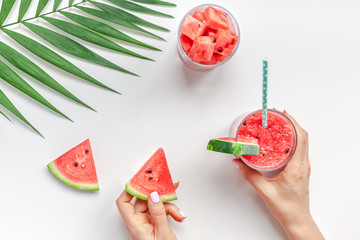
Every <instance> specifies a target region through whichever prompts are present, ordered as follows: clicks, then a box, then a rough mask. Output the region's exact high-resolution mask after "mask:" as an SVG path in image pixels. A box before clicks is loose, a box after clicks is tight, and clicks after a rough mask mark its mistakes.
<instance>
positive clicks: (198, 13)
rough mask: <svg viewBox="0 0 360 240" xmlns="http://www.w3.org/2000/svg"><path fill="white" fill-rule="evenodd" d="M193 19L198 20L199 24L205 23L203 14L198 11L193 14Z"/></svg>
mask: <svg viewBox="0 0 360 240" xmlns="http://www.w3.org/2000/svg"><path fill="white" fill-rule="evenodd" d="M192 16H193V18H196V19H197V20H199V21H200V22H204V21H205V17H204V13H203V12H201V11H200V10H196V11H195V12H194V13H193V15H192Z"/></svg>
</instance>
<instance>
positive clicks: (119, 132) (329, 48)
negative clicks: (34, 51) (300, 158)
mask: <svg viewBox="0 0 360 240" xmlns="http://www.w3.org/2000/svg"><path fill="white" fill-rule="evenodd" d="M64 2H65V1H64ZM176 3H178V7H176V8H162V7H157V9H160V10H164V11H166V12H168V13H170V14H173V15H174V16H175V17H176V18H175V19H170V20H168V19H163V18H158V17H149V19H151V20H152V21H153V22H155V23H156V22H157V23H160V24H162V25H163V26H165V27H168V28H170V29H171V32H170V33H163V32H158V31H155V30H154V31H153V32H156V33H159V34H160V35H161V36H163V37H164V38H165V39H166V40H167V43H165V42H161V41H157V40H154V39H150V38H147V37H144V36H143V35H139V34H136V33H132V36H136V37H138V38H139V39H143V40H144V41H147V42H148V43H152V44H154V45H155V46H158V47H160V48H161V49H162V50H163V52H162V53H153V52H152V51H149V50H145V49H141V48H137V47H132V46H131V47H130V48H131V49H133V50H136V51H138V52H139V53H143V54H145V55H146V56H151V57H153V58H154V59H155V60H156V62H155V63H152V62H146V61H142V60H137V59H133V58H130V57H124V56H121V55H120V54H117V53H114V52H112V51H108V50H104V49H102V48H100V47H97V46H94V45H92V44H86V45H87V46H89V47H90V48H91V49H93V50H95V51H96V52H98V53H100V54H101V55H102V56H105V57H107V58H108V59H110V60H112V61H114V62H115V63H117V64H119V65H120V66H122V67H125V68H128V69H129V70H133V71H135V72H136V73H138V74H140V75H141V78H136V77H131V76H128V75H125V74H122V73H120V72H116V71H113V70H111V69H107V68H103V67H100V66H96V65H94V64H91V63H86V62H83V61H81V60H79V59H75V58H71V57H69V59H71V61H72V62H74V63H76V64H77V65H79V66H81V68H82V69H84V70H85V71H86V72H87V73H89V74H90V75H91V76H94V77H95V78H97V79H99V80H101V81H102V82H104V83H106V84H108V85H109V86H111V87H113V88H115V89H116V90H118V91H120V92H121V93H123V95H122V96H120V95H116V94H113V93H110V92H108V91H106V90H102V89H100V88H98V87H94V86H92V85H90V84H87V83H85V82H84V81H81V80H80V79H77V78H74V77H73V76H72V75H70V74H67V73H64V72H62V71H60V70H58V69H56V68H54V67H52V66H50V65H49V64H46V63H45V64H44V62H43V61H42V60H39V59H38V58H35V57H33V56H32V55H31V54H28V52H27V51H24V50H23V49H22V48H21V47H19V45H17V44H14V43H13V42H11V41H9V38H8V37H6V36H5V35H4V34H3V33H0V35H1V40H2V41H5V42H8V43H11V45H12V46H16V48H17V49H22V51H23V52H25V53H26V54H27V56H30V57H31V59H33V60H34V61H36V62H38V63H41V64H42V65H41V66H45V67H44V68H45V69H46V70H47V71H48V72H49V73H51V75H52V76H54V77H55V78H56V79H57V80H59V81H60V82H61V83H62V84H64V85H65V86H66V87H68V88H69V89H70V90H71V91H72V92H74V93H75V94H76V95H77V96H78V97H79V98H81V99H82V100H84V101H85V102H86V103H88V104H89V105H91V106H92V107H94V108H95V109H97V110H98V112H97V113H95V112H92V111H90V110H87V109H85V108H83V107H81V106H79V105H77V104H74V103H72V102H71V101H68V100H66V99H64V98H62V97H60V96H59V95H57V94H54V92H53V91H49V90H47V89H45V87H43V86H41V85H40V84H38V83H37V82H36V81H35V80H33V79H30V78H29V77H27V79H30V82H31V84H32V85H33V86H34V87H35V88H36V89H38V90H39V91H41V93H42V94H43V95H44V96H45V97H47V98H48V99H49V100H50V101H51V102H52V103H54V104H55V105H56V106H58V107H59V108H60V110H63V111H64V113H66V114H67V115H68V116H70V117H71V118H72V119H73V120H74V121H75V123H71V122H69V121H67V120H64V119H63V118H61V117H59V116H58V115H55V114H53V113H51V112H50V111H47V110H46V109H44V108H43V107H42V106H40V105H39V104H36V103H34V102H33V101H31V100H29V98H27V97H24V96H23V95H22V94H20V93H19V92H18V91H17V90H15V89H13V88H11V87H9V86H8V85H7V84H6V83H4V82H2V81H1V82H0V88H2V89H3V90H4V91H5V92H6V93H7V94H8V96H9V97H10V98H11V99H12V100H13V101H14V103H15V104H16V105H17V106H18V107H19V109H20V110H21V111H22V112H23V113H24V115H25V116H26V117H27V118H28V119H29V120H30V121H31V122H32V123H33V124H34V125H35V126H36V127H38V129H39V130H40V131H41V132H42V133H43V134H44V136H45V137H46V138H45V139H42V138H40V137H39V136H38V135H36V134H34V133H33V132H32V131H31V130H30V129H29V128H27V127H25V126H24V125H23V124H21V123H20V122H19V121H18V120H16V118H14V117H11V118H12V120H13V121H14V123H15V124H14V125H13V124H11V123H9V122H8V121H7V120H6V119H5V118H0V128H1V131H0V132H1V135H0V146H1V151H0V160H1V167H0V182H1V185H2V186H1V195H0V239H38V240H40V239H53V240H58V239H68V240H73V239H87V240H93V239H94V240H95V239H108V240H115V239H127V235H126V232H125V228H124V226H123V223H122V220H121V218H120V216H119V214H118V212H117V209H116V206H115V199H116V197H117V196H118V195H119V193H120V192H121V191H122V190H123V187H124V184H125V183H126V181H127V180H128V179H129V178H130V177H131V176H132V175H133V174H134V173H135V172H136V171H137V170H138V168H139V167H140V166H141V165H142V164H143V163H144V161H145V160H147V159H148V157H149V156H150V155H151V154H152V153H153V152H154V151H155V150H156V149H157V148H158V147H160V146H162V147H164V149H165V151H166V154H167V157H168V161H169V165H170V168H171V172H172V176H173V178H174V180H180V188H179V189H178V191H177V193H178V197H179V200H178V201H176V204H177V205H178V206H179V207H180V208H181V209H182V210H183V211H184V212H185V213H186V214H187V215H188V218H187V219H186V221H185V222H184V223H182V224H177V223H175V222H173V221H172V226H173V228H174V231H175V232H176V234H177V236H178V238H179V239H185V240H188V239H286V236H285V234H284V232H283V230H282V229H281V227H280V226H279V224H278V223H277V222H276V221H275V220H274V218H272V217H271V216H270V214H269V213H268V212H267V210H266V208H265V206H264V204H263V202H262V201H261V199H260V198H259V197H258V196H257V194H256V193H255V192H254V190H253V189H252V188H251V187H250V186H249V185H248V184H247V183H246V182H245V181H244V180H243V179H242V178H241V176H240V175H239V173H238V172H237V171H236V169H235V167H233V166H232V164H231V161H230V160H231V156H226V155H222V154H220V153H214V152H210V151H206V150H205V149H206V145H207V142H208V140H209V139H210V138H215V137H221V136H224V135H226V134H227V131H228V128H229V127H230V124H231V122H232V121H233V120H234V119H235V117H237V116H238V115H239V114H241V113H243V112H245V111H249V110H254V109H256V108H259V107H260V106H261V90H260V86H261V61H262V58H263V57H265V56H267V57H269V59H270V63H269V75H270V76H269V81H270V83H269V106H274V107H276V108H278V109H283V108H286V110H287V111H288V112H289V113H290V114H292V115H293V116H294V117H295V118H296V119H297V120H298V122H299V123H300V124H301V125H302V126H303V127H304V128H305V129H306V130H307V131H308V132H309V134H310V161H311V166H312V176H311V189H310V194H311V197H310V198H311V211H312V214H313V217H314V218H315V220H316V222H317V223H318V225H319V227H320V229H321V230H322V232H323V233H324V235H325V236H326V238H327V239H356V238H358V237H359V235H360V229H359V227H358V219H359V216H360V207H359V202H360V197H359V189H360V183H359V178H358V176H357V174H358V172H359V171H358V169H359V168H360V161H359V156H358V149H359V144H360V141H359V137H358V136H359V135H360V128H359V119H360V113H359V104H360V101H359V91H360V78H359V65H360V62H359V55H360V47H359V46H360V45H359V43H360V31H359V22H360V15H359V12H358V9H359V8H360V3H359V2H358V1H356V0H354V1H349V0H348V1H341V3H340V1H308V0H306V1H281V0H273V1H260V0H256V1H253V0H251V1H230V0H221V1H220V0H218V1H215V0H214V1H213V3H217V4H220V5H222V6H224V7H225V8H228V9H229V10H230V11H231V12H232V13H233V14H234V15H235V17H236V18H237V19H238V21H239V24H240V30H241V43H240V47H239V49H238V52H237V54H236V55H235V57H234V58H233V59H232V60H231V61H229V62H228V63H226V64H225V65H224V66H221V67H220V68H218V69H215V70H212V71H210V72H204V73H199V72H194V71H192V70H189V69H188V68H186V67H184V66H183V65H182V63H181V62H180V60H179V58H178V56H177V52H176V32H177V27H178V26H177V25H178V23H179V21H180V20H181V17H182V15H183V14H184V13H185V12H186V11H188V10H189V9H190V8H192V7H193V6H195V5H198V4H202V3H205V1H200V0H193V1H181V2H180V1H176ZM17 4H18V1H17ZM63 4H64V3H63ZM49 5H50V4H49ZM34 9H36V4H35V3H33V5H32V10H34ZM12 15H14V16H13V19H15V18H16V16H17V15H16V14H15V13H12ZM46 26H49V25H48V24H47V25H46ZM21 31H23V30H21ZM24 31H25V30H24ZM26 32H27V33H29V31H26ZM29 36H30V35H29ZM31 36H34V35H33V34H31ZM35 38H36V39H39V38H37V37H35ZM79 42H82V41H79ZM21 75H22V76H25V74H21ZM0 109H1V110H3V108H0ZM86 138H90V140H91V143H92V147H93V152H94V155H95V160H96V166H97V172H98V177H99V182H100V188H101V190H100V192H97V193H88V192H81V191H77V190H74V189H71V188H70V187H67V186H65V185H63V184H62V183H60V182H59V181H58V180H57V179H56V178H54V177H53V176H52V175H51V173H49V171H48V170H47V168H46V164H47V163H48V162H50V161H52V160H53V159H55V158H57V157H58V156H60V155H61V154H62V153H64V152H65V151H67V150H68V149H70V148H71V147H73V146H75V145H76V144H78V143H80V142H81V141H82V140H84V139H86Z"/></svg>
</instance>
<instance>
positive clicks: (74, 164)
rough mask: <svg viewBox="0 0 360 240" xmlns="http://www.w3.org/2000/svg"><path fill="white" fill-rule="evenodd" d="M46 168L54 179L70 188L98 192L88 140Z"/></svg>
mask: <svg viewBox="0 0 360 240" xmlns="http://www.w3.org/2000/svg"><path fill="white" fill-rule="evenodd" d="M47 167H48V168H49V170H50V172H51V173H52V174H54V176H55V177H57V178H58V179H59V180H60V181H62V182H63V183H65V184H66V185H68V186H70V187H73V188H77V189H80V190H89V191H98V190H99V184H98V179H97V175H96V169H95V163H94V158H93V154H92V150H91V146H90V141H89V139H87V140H85V141H84V142H82V143H80V144H79V145H77V146H76V147H74V148H72V149H71V150H69V151H68V152H66V153H64V154H63V155H61V156H60V157H59V158H57V159H56V160H54V161H52V162H51V163H49V164H48V165H47Z"/></svg>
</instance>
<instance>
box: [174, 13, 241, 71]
mask: <svg viewBox="0 0 360 240" xmlns="http://www.w3.org/2000/svg"><path fill="white" fill-rule="evenodd" d="M228 17H229V16H228V15H227V14H226V13H224V12H222V11H221V10H218V9H216V8H214V7H211V6H209V7H207V8H206V9H205V10H204V12H202V11H200V10H198V9H197V10H195V11H194V13H193V14H192V15H187V16H185V18H184V21H183V23H182V25H181V28H180V39H179V41H180V43H181V46H182V48H183V50H184V52H185V53H186V54H187V55H188V57H189V58H190V59H191V60H192V61H194V62H197V63H200V64H204V65H215V64H217V63H219V62H223V61H224V60H226V59H227V58H229V57H230V56H231V55H232V53H233V51H234V49H235V47H236V46H237V43H238V40H239V37H238V35H237V34H236V33H235V32H234V31H233V30H231V29H230V28H229V20H228ZM204 36H206V37H211V41H209V40H208V38H204ZM186 37H187V38H186ZM210 50H211V51H212V52H210Z"/></svg>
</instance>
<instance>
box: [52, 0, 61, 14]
mask: <svg viewBox="0 0 360 240" xmlns="http://www.w3.org/2000/svg"><path fill="white" fill-rule="evenodd" d="M61 1H62V0H54V6H53V12H55V11H56V10H57V9H58V7H59V5H60V3H61Z"/></svg>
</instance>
